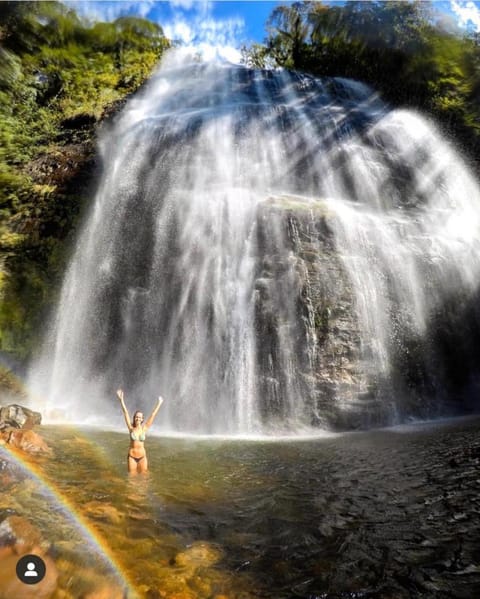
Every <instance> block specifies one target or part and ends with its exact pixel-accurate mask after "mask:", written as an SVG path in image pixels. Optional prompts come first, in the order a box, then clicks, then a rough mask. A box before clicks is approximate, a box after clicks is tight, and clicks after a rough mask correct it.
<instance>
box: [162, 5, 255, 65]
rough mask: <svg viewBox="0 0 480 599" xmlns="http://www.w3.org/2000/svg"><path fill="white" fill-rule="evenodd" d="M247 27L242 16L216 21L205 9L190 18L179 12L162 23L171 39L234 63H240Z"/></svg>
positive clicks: (205, 54)
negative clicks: (169, 20)
mask: <svg viewBox="0 0 480 599" xmlns="http://www.w3.org/2000/svg"><path fill="white" fill-rule="evenodd" d="M199 8H200V7H199ZM244 30H245V21H244V20H243V19H241V18H232V19H225V20H222V21H215V20H214V19H213V18H212V17H211V16H209V15H208V12H207V13H205V11H204V10H203V11H201V14H200V13H196V14H195V15H194V16H193V17H191V18H189V19H188V20H186V19H185V17H184V16H182V15H179V14H177V16H176V17H175V19H174V20H173V21H172V22H170V23H165V24H164V25H163V31H164V33H165V35H166V36H167V37H168V38H170V39H173V40H177V41H180V42H182V44H184V45H185V46H187V47H189V48H191V49H192V50H194V51H195V52H196V53H199V54H201V55H202V56H204V58H206V59H211V58H214V57H216V56H218V57H221V58H223V59H225V60H228V61H229V62H234V63H238V62H240V58H241V54H240V52H239V50H238V47H239V45H240V43H239V40H240V39H241V37H242V34H243V32H244Z"/></svg>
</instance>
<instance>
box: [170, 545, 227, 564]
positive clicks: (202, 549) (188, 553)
mask: <svg viewBox="0 0 480 599" xmlns="http://www.w3.org/2000/svg"><path fill="white" fill-rule="evenodd" d="M221 557H222V553H221V551H220V550H219V549H218V548H217V547H215V546H214V545H211V544H210V543H203V542H201V541H200V542H198V543H193V545H191V546H190V547H188V548H187V549H185V551H182V552H180V553H178V554H177V555H176V557H175V565H176V566H183V567H187V568H192V567H194V568H199V567H204V568H205V567H208V566H212V565H213V564H215V563H217V562H218V561H219V560H220V559H221Z"/></svg>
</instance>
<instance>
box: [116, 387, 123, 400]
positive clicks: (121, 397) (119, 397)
mask: <svg viewBox="0 0 480 599" xmlns="http://www.w3.org/2000/svg"><path fill="white" fill-rule="evenodd" d="M117 397H118V399H119V400H120V401H123V397H124V396H123V390H122V389H118V390H117Z"/></svg>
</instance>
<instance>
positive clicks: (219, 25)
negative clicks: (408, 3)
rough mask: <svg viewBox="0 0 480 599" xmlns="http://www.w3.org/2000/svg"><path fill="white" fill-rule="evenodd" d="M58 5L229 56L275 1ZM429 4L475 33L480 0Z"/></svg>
mask: <svg viewBox="0 0 480 599" xmlns="http://www.w3.org/2000/svg"><path fill="white" fill-rule="evenodd" d="M347 1H348V0H347ZM334 2H335V0H330V2H325V3H330V4H333V3H334ZM64 3H65V4H68V5H70V6H72V7H73V8H75V10H77V12H79V13H81V14H82V15H84V16H87V17H89V18H90V19H92V20H102V21H104V20H113V19H115V18H117V17H119V16H122V15H137V16H141V17H145V18H148V19H150V20H152V21H155V22H157V23H159V24H160V25H161V26H162V27H163V29H164V32H165V34H166V35H167V37H169V38H171V39H180V40H181V41H183V42H184V43H186V44H187V45H194V46H196V47H201V46H202V45H211V46H217V47H218V46H221V47H223V48H226V49H227V50H226V57H227V58H230V59H232V60H234V58H235V52H234V49H235V48H236V49H238V48H240V47H241V46H242V45H243V44H245V45H249V44H251V43H252V42H254V41H256V42H262V41H263V39H264V38H265V35H266V32H265V28H264V26H265V22H266V20H267V18H268V16H269V15H270V13H271V12H272V10H273V9H274V8H275V6H276V5H278V4H280V2H276V1H274V0H263V1H262V0H243V1H237V0H222V1H209V0H171V1H170V2H161V1H155V0H138V1H136V0H103V1H93V0H65V1H64ZM340 3H341V4H343V3H344V2H340ZM284 4H286V2H284ZM434 5H435V6H436V7H437V8H438V9H440V10H441V11H442V12H443V14H444V15H445V20H447V21H449V22H451V24H452V25H453V24H456V25H458V26H459V27H461V28H465V27H468V28H470V29H473V30H476V31H480V0H476V1H472V0H437V1H435V2H434ZM228 49H230V52H229V51H228Z"/></svg>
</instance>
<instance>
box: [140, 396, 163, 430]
mask: <svg viewBox="0 0 480 599" xmlns="http://www.w3.org/2000/svg"><path fill="white" fill-rule="evenodd" d="M162 403H163V397H159V398H158V400H157V405H156V406H155V408H154V410H153V412H152V413H151V414H150V416H149V417H148V420H147V421H146V422H145V424H144V427H145V428H150V427H151V426H152V424H153V421H154V420H155V416H156V415H157V413H158V410H159V409H160V406H161V405H162Z"/></svg>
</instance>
